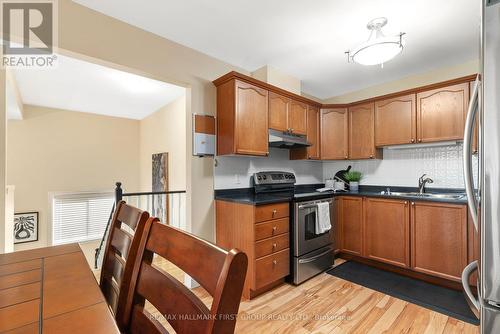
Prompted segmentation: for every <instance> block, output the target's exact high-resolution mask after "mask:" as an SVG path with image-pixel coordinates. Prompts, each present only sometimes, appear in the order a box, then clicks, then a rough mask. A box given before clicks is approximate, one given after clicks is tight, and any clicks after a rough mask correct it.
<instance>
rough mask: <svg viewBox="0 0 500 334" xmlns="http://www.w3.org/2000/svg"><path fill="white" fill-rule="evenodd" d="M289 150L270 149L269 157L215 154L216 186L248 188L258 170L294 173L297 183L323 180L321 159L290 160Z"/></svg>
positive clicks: (221, 187)
mask: <svg viewBox="0 0 500 334" xmlns="http://www.w3.org/2000/svg"><path fill="white" fill-rule="evenodd" d="M288 152H289V151H288V150H286V149H279V148H270V149H269V157H262V158H255V157H242V156H238V157H224V156H218V157H217V158H216V159H217V167H215V169H214V184H215V189H230V188H248V187H251V185H250V176H252V174H253V173H255V172H260V171H272V170H278V171H286V172H293V173H295V176H296V178H297V184H310V183H322V182H323V167H322V163H321V161H301V160H289V159H288Z"/></svg>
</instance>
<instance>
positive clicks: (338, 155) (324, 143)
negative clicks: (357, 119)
mask: <svg viewBox="0 0 500 334" xmlns="http://www.w3.org/2000/svg"><path fill="white" fill-rule="evenodd" d="M348 129H349V123H348V112H347V108H339V109H323V110H321V136H320V137H321V159H323V160H340V159H347V158H348Z"/></svg>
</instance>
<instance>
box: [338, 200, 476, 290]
mask: <svg viewBox="0 0 500 334" xmlns="http://www.w3.org/2000/svg"><path fill="white" fill-rule="evenodd" d="M335 202H336V205H335V213H334V214H335V217H336V218H337V222H338V223H337V225H338V226H340V232H339V233H338V234H337V233H336V234H335V236H337V241H338V244H337V245H335V244H334V245H335V249H338V251H337V252H339V253H340V254H341V255H342V254H343V253H345V254H346V256H347V255H349V257H352V255H354V256H355V257H359V258H365V259H369V260H372V261H377V262H382V263H386V264H390V265H393V266H397V267H400V268H403V269H404V270H405V271H406V272H409V273H411V272H419V273H423V274H426V275H430V276H434V277H438V278H439V279H444V280H446V281H453V282H459V281H460V279H461V274H462V271H463V269H464V268H465V266H466V265H467V264H468V263H470V262H472V261H473V260H476V259H477V258H478V256H479V248H478V247H479V238H478V235H477V233H475V231H474V227H473V226H472V221H471V220H470V217H469V219H468V217H467V206H466V205H465V204H449V203H437V202H424V201H421V202H415V201H413V202H412V201H406V200H397V199H386V198H375V197H373V198H371V197H364V198H362V197H350V196H342V197H337V198H336V199H335ZM419 275H420V274H419ZM420 277H422V275H420ZM472 280H476V278H475V276H474V277H473V278H472Z"/></svg>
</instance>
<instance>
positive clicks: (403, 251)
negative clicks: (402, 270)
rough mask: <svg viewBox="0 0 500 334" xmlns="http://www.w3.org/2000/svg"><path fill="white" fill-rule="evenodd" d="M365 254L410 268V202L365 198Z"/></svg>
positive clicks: (373, 258)
mask: <svg viewBox="0 0 500 334" xmlns="http://www.w3.org/2000/svg"><path fill="white" fill-rule="evenodd" d="M364 208H365V210H364V214H365V217H364V243H363V244H364V254H365V256H366V257H367V258H370V259H372V260H376V261H381V262H386V263H389V264H392V265H395V266H399V267H409V266H410V216H409V211H408V201H401V200H392V199H382V198H380V199H378V198H366V199H365V203H364Z"/></svg>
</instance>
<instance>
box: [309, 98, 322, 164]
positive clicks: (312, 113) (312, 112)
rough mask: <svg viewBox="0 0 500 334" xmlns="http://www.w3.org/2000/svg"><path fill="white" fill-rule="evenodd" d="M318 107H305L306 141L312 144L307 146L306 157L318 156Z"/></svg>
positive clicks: (315, 157)
mask: <svg viewBox="0 0 500 334" xmlns="http://www.w3.org/2000/svg"><path fill="white" fill-rule="evenodd" d="M319 133H320V130H319V109H318V108H316V107H313V106H309V107H308V109H307V141H308V142H309V143H311V144H312V145H311V146H309V147H308V148H307V158H308V159H319V158H320V138H319Z"/></svg>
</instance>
